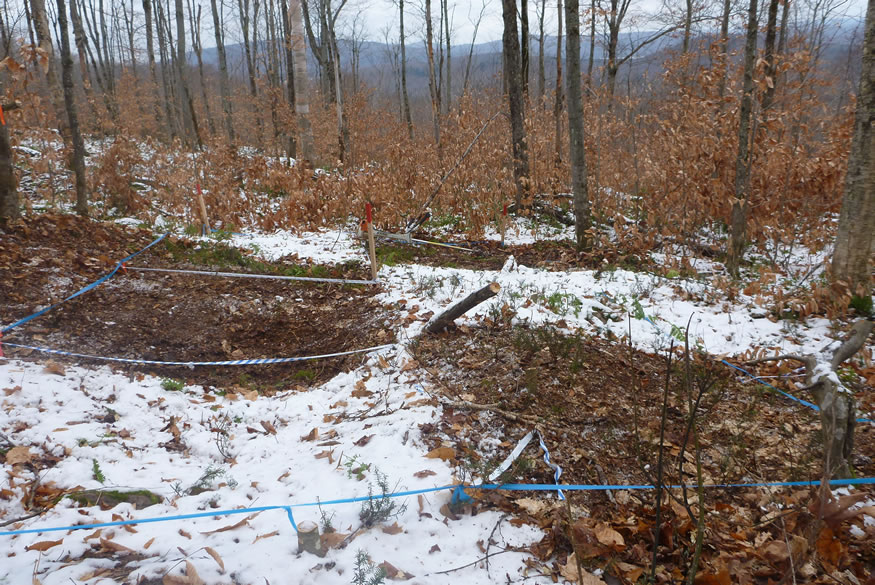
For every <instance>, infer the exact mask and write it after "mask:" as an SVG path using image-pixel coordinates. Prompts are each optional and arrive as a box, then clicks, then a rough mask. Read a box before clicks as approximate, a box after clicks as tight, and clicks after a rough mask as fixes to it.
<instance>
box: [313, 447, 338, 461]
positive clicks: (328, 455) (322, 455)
mask: <svg viewBox="0 0 875 585" xmlns="http://www.w3.org/2000/svg"><path fill="white" fill-rule="evenodd" d="M333 453H334V449H325V450H324V451H320V452H319V453H316V455H315V457H316V459H328V463H334V457H332V455H333Z"/></svg>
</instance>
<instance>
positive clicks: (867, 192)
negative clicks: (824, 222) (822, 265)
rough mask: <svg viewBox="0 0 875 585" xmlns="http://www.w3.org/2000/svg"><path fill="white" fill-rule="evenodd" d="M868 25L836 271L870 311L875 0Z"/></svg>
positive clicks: (874, 231) (874, 237)
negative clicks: (866, 301)
mask: <svg viewBox="0 0 875 585" xmlns="http://www.w3.org/2000/svg"><path fill="white" fill-rule="evenodd" d="M865 26H866V28H865V34H864V39H863V58H862V67H861V69H860V88H859V90H858V91H857V110H856V112H855V114H854V136H853V138H852V141H851V152H850V154H849V155H848V174H847V178H846V179H845V196H844V199H843V201H842V211H841V215H840V217H839V230H838V234H837V236H836V246H835V252H834V253H833V257H832V271H833V277H834V278H837V279H839V280H843V281H845V282H846V283H848V285H849V287H850V288H851V291H852V292H853V294H854V295H855V296H857V297H859V298H861V299H863V300H864V304H868V306H869V309H870V311H871V309H872V297H871V291H872V277H871V276H870V275H871V263H872V254H873V251H875V0H869V7H868V9H867V11H866V25H865ZM867 298H868V303H865V300H866V299H867Z"/></svg>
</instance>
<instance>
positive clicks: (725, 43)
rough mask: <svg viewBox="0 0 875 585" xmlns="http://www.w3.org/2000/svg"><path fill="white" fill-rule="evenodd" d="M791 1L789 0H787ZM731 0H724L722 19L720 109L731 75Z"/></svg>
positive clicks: (787, 0)
mask: <svg viewBox="0 0 875 585" xmlns="http://www.w3.org/2000/svg"><path fill="white" fill-rule="evenodd" d="M785 1H786V2H788V3H789V0H785ZM731 10H732V4H731V0H723V16H722V17H721V19H720V59H721V61H722V63H723V71H722V72H721V74H720V85H719V86H718V89H717V95H719V96H720V98H721V99H720V106H719V107H720V109H721V110H722V109H723V96H724V95H725V94H726V81H727V79H728V77H729V55H728V50H729V16H730V14H731Z"/></svg>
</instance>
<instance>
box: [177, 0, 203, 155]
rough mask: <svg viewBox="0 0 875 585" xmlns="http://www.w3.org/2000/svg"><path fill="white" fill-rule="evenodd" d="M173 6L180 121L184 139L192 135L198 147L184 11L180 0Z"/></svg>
mask: <svg viewBox="0 0 875 585" xmlns="http://www.w3.org/2000/svg"><path fill="white" fill-rule="evenodd" d="M174 7H175V9H176V74H177V79H178V82H179V88H180V91H179V99H180V110H181V112H182V123H183V127H184V128H185V132H184V135H185V139H186V141H188V140H189V138H190V137H191V136H194V138H195V140H196V142H197V146H198V148H203V140H202V139H201V133H200V128H199V127H198V122H197V114H196V113H195V111H194V101H193V100H192V97H191V90H190V89H189V85H188V72H187V69H188V63H187V57H186V51H185V11H184V10H183V5H182V0H175V2H174Z"/></svg>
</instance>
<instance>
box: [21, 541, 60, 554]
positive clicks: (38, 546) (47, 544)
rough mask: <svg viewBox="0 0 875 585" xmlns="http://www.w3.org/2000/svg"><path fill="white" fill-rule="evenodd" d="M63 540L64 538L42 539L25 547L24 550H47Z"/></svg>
mask: <svg viewBox="0 0 875 585" xmlns="http://www.w3.org/2000/svg"><path fill="white" fill-rule="evenodd" d="M62 542H64V539H63V538H62V539H61V540H42V541H40V542H35V543H33V544H31V545H30V546H26V547H24V550H28V551H30V550H38V551H39V552H45V551H47V550H49V549H50V548H52V547H53V546H58V545H59V544H61V543H62Z"/></svg>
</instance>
